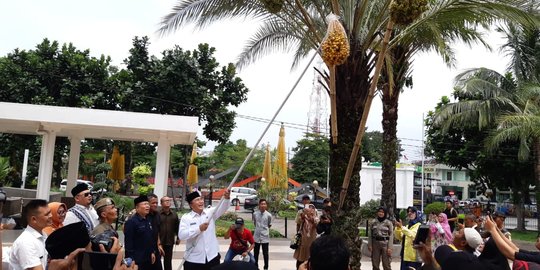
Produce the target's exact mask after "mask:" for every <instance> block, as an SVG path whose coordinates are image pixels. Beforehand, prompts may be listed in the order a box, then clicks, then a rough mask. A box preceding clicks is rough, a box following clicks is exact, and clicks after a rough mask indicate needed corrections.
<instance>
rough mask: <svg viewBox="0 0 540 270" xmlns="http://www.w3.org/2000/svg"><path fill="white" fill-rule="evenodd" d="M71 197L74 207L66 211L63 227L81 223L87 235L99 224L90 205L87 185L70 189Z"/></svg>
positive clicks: (82, 184)
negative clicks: (73, 200)
mask: <svg viewBox="0 0 540 270" xmlns="http://www.w3.org/2000/svg"><path fill="white" fill-rule="evenodd" d="M71 195H73V198H74V199H75V205H74V206H73V207H71V208H70V209H69V210H68V212H67V214H66V219H65V220H64V226H65V225H69V224H72V223H77V222H81V221H82V222H83V223H84V225H85V226H86V229H87V230H88V233H89V234H90V233H92V231H93V230H94V228H95V227H96V226H97V225H98V224H99V217H98V215H97V213H96V210H94V208H93V207H92V205H91V204H92V194H91V193H90V190H89V189H88V185H86V184H84V183H80V184H78V185H76V186H75V187H74V188H73V189H71Z"/></svg>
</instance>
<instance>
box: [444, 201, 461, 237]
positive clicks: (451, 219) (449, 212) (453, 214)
mask: <svg viewBox="0 0 540 270" xmlns="http://www.w3.org/2000/svg"><path fill="white" fill-rule="evenodd" d="M443 213H445V214H446V217H447V218H448V225H450V231H452V232H453V231H454V228H455V227H456V221H457V219H458V217H457V216H458V212H457V210H456V209H454V203H453V202H452V200H446V209H444V212H443Z"/></svg>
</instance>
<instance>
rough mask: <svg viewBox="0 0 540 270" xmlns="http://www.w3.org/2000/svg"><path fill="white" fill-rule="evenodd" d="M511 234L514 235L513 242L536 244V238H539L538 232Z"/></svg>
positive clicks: (514, 232) (512, 231) (511, 231)
mask: <svg viewBox="0 0 540 270" xmlns="http://www.w3.org/2000/svg"><path fill="white" fill-rule="evenodd" d="M510 233H512V240H521V241H528V242H536V237H537V236H538V232H536V231H516V230H510Z"/></svg>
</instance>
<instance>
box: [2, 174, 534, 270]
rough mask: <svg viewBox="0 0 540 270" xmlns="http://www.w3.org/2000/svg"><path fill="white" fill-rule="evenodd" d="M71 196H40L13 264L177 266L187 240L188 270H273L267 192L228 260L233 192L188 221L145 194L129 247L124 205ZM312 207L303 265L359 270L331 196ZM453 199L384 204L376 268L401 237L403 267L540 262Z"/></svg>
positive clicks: (301, 220) (196, 207)
mask: <svg viewBox="0 0 540 270" xmlns="http://www.w3.org/2000/svg"><path fill="white" fill-rule="evenodd" d="M71 193H72V195H73V198H74V201H75V205H74V206H73V207H71V208H68V207H67V206H66V205H65V204H63V203H57V202H51V203H47V202H46V201H44V200H31V201H30V202H28V203H27V204H26V205H25V206H24V207H23V211H22V217H23V221H24V223H25V224H24V225H26V228H25V230H24V231H23V232H22V233H21V234H20V236H19V237H18V238H17V239H16V240H15V241H14V243H13V245H12V247H11V249H10V252H9V258H8V261H9V264H10V267H11V268H10V269H14V270H18V269H34V270H45V269H49V270H55V269H62V270H63V269H114V270H120V269H122V270H124V269H142V270H146V269H148V270H162V269H164V270H171V269H172V257H173V247H174V245H178V244H179V243H180V241H185V245H186V249H185V253H184V258H183V262H182V263H183V268H184V269H186V270H192V269H197V270H198V269H201V270H206V269H208V270H210V269H259V268H258V266H259V255H260V250H261V248H262V257H263V260H264V263H263V269H264V270H267V269H269V254H268V253H269V252H268V250H269V243H270V228H271V226H272V221H273V217H272V214H271V213H270V212H268V210H267V209H268V202H267V201H266V200H264V199H261V200H260V201H259V206H258V209H256V210H255V211H254V212H253V215H252V219H253V223H254V225H255V230H254V231H251V230H249V229H247V228H246V227H245V222H244V219H243V218H240V217H239V218H236V220H235V221H234V222H233V224H231V226H230V228H228V230H227V231H226V232H225V235H224V238H225V239H230V241H231V242H230V245H229V249H228V250H227V253H226V255H225V258H224V260H223V263H221V257H220V253H219V252H220V250H219V244H218V239H217V236H216V224H215V221H216V219H218V218H219V217H220V216H221V215H223V214H224V213H225V212H226V211H227V209H228V208H229V206H230V202H229V199H230V198H229V192H228V191H226V192H225V193H224V197H225V200H223V203H221V204H219V205H218V206H217V207H206V206H205V202H204V198H203V197H202V195H201V194H200V192H198V191H195V192H192V193H190V194H188V195H186V200H187V202H188V204H189V206H190V208H191V211H190V212H189V213H186V214H184V215H183V216H182V217H181V218H178V215H177V214H176V212H175V211H173V210H172V209H171V201H172V199H171V198H169V197H163V198H161V199H160V202H161V208H160V209H159V208H158V199H159V198H158V197H157V196H156V195H154V194H150V195H148V196H139V197H137V198H135V199H134V205H135V209H134V211H133V214H132V215H131V216H130V217H129V218H128V219H127V220H126V222H125V224H124V227H123V231H124V246H122V244H121V243H120V241H119V235H118V233H117V231H116V229H115V227H114V226H113V223H114V222H115V221H116V219H117V218H118V210H117V208H116V205H115V202H114V201H113V200H112V199H111V198H103V199H101V200H99V201H97V202H96V203H95V205H92V200H91V195H90V190H88V186H87V185H86V184H79V185H77V186H76V187H74V188H73V189H72V190H71ZM302 204H303V206H304V207H303V208H302V209H300V210H298V212H297V215H296V218H295V223H296V225H297V227H296V229H297V231H298V235H299V236H300V237H301V239H299V243H300V244H299V245H298V246H297V248H296V249H295V250H294V254H293V257H294V259H295V260H296V269H302V270H308V269H309V270H318V269H338V270H345V269H349V257H350V253H349V250H348V248H347V245H346V243H345V241H344V240H343V239H342V238H339V237H336V236H334V235H332V233H331V232H332V224H333V222H334V220H333V217H332V207H331V202H330V200H325V202H324V206H323V210H322V212H321V213H319V212H318V211H317V209H316V208H315V206H314V205H313V204H312V203H311V200H310V197H309V196H304V197H303V198H302ZM446 205H447V207H446V209H445V210H444V211H441V212H440V213H438V212H432V213H430V214H429V215H428V216H427V217H425V218H424V214H423V213H422V212H421V211H419V210H418V209H416V208H415V207H409V208H408V209H407V211H406V213H407V214H406V218H405V219H404V220H401V219H399V218H397V217H390V216H389V215H388V211H387V209H386V208H385V207H382V206H381V207H378V208H377V209H376V216H375V217H374V219H373V220H371V221H370V223H369V229H368V231H367V235H368V241H367V249H368V251H369V252H370V255H371V262H372V268H373V269H376V270H378V269H380V267H381V263H382V268H383V269H384V270H390V269H391V261H392V254H393V251H394V241H397V242H399V243H400V253H399V254H400V260H401V266H400V269H401V270H411V269H414V270H420V269H424V270H438V269H441V270H447V269H459V268H460V267H462V268H464V269H475V270H483V269H494V270H499V269H500V270H509V269H510V265H509V263H508V260H511V261H513V262H514V269H540V252H538V251H528V250H523V249H520V248H519V247H517V246H516V245H515V244H514V243H513V242H512V240H511V234H510V232H508V230H506V229H505V228H504V220H505V215H504V214H503V213H500V212H495V213H493V214H492V215H487V216H483V217H482V216H476V215H475V214H467V215H466V216H465V218H464V219H463V220H458V218H457V217H458V215H457V212H456V211H455V209H453V205H452V203H451V202H447V204H446ZM423 236H425V238H422V237H423ZM539 240H540V238H539ZM537 247H538V248H539V249H540V241H539V242H538V245H537ZM520 267H522V268H520Z"/></svg>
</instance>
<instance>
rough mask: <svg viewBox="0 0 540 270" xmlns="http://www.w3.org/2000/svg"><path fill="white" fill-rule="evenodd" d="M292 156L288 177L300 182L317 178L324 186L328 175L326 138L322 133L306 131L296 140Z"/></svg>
mask: <svg viewBox="0 0 540 270" xmlns="http://www.w3.org/2000/svg"><path fill="white" fill-rule="evenodd" d="M292 150H293V152H294V156H293V157H292V158H291V159H290V160H289V163H290V164H291V165H292V168H291V170H290V171H289V174H290V177H291V178H292V179H294V180H296V181H298V182H300V183H307V182H309V183H311V182H312V181H313V180H317V181H318V182H319V185H321V186H326V182H327V175H328V153H329V146H328V138H327V137H326V136H324V135H320V134H315V133H307V134H306V135H305V136H304V138H302V139H300V140H298V141H297V142H296V147H294V148H293V149H292Z"/></svg>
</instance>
